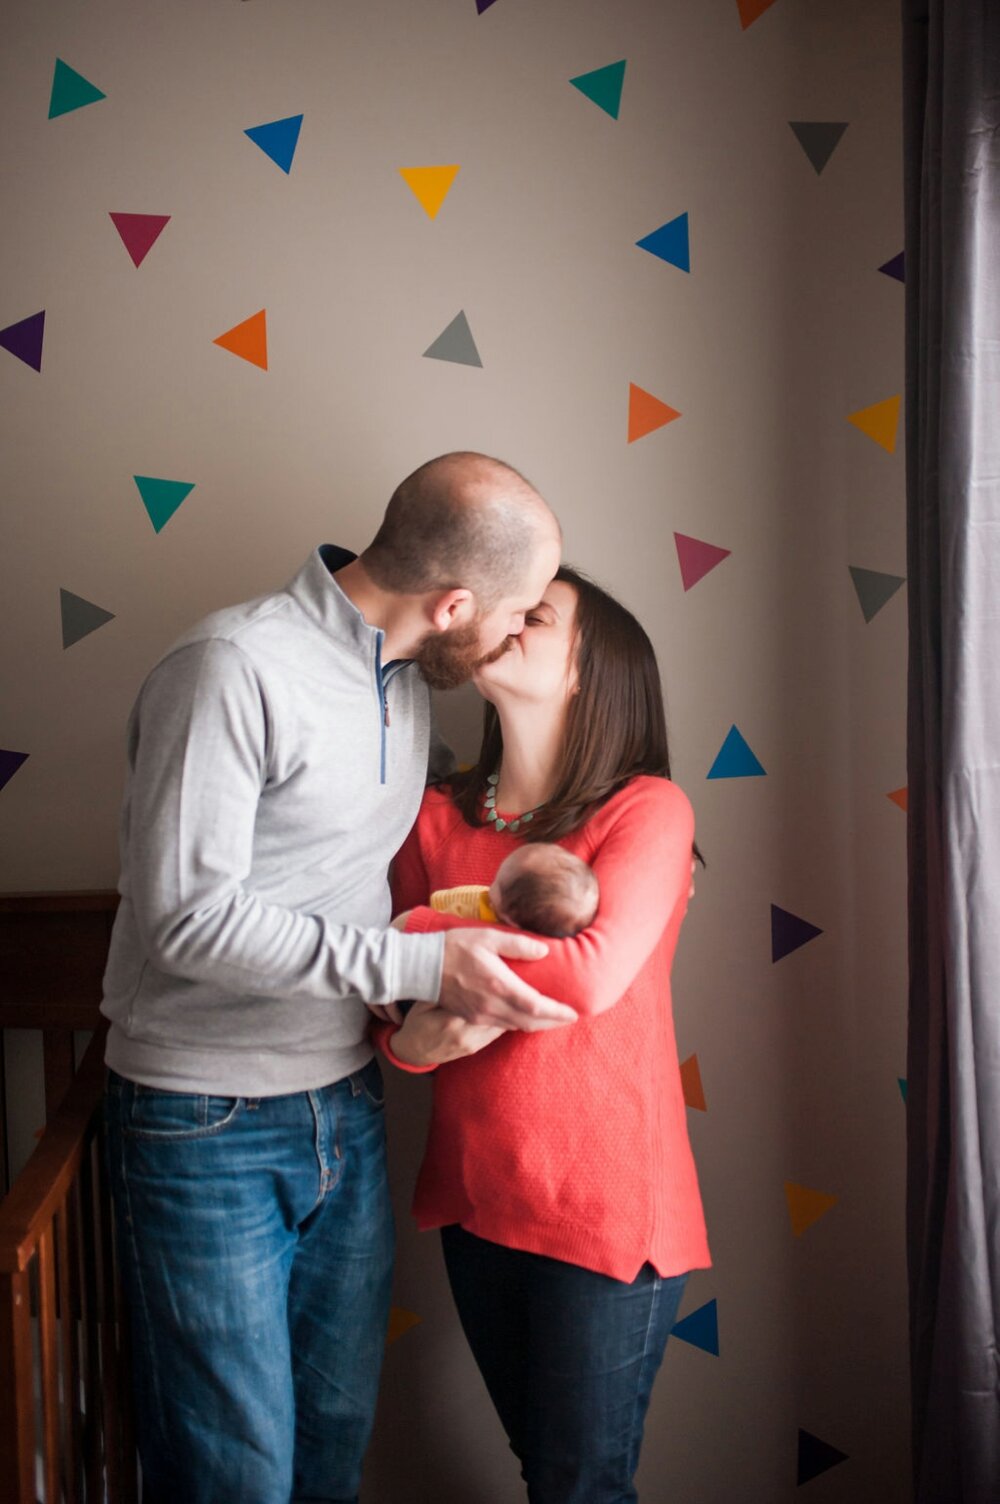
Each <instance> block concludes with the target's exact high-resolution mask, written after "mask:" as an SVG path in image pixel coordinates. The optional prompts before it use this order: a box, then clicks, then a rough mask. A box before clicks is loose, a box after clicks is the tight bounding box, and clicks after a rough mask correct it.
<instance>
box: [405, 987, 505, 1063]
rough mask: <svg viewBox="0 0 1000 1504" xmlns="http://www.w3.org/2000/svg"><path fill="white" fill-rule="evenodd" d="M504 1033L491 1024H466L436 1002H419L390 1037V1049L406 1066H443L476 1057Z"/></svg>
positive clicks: (503, 1030)
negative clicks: (471, 1056) (467, 1056)
mask: <svg viewBox="0 0 1000 1504" xmlns="http://www.w3.org/2000/svg"><path fill="white" fill-rule="evenodd" d="M506 1032H507V1031H506V1030H505V1029H500V1028H496V1027H494V1026H493V1025H490V1024H467V1023H466V1022H465V1020H464V1019H462V1018H457V1017H456V1016H455V1014H454V1013H446V1012H445V1010H444V1009H443V1008H439V1007H438V1005H437V1004H436V1003H424V1002H419V1003H414V1004H413V1007H412V1008H411V1009H410V1011H409V1012H408V1013H407V1015H406V1018H405V1019H404V1021H403V1027H402V1028H401V1029H400V1030H399V1031H398V1032H397V1033H395V1034H394V1035H393V1036H392V1040H391V1049H392V1053H393V1054H394V1055H395V1056H396V1059H397V1060H402V1061H404V1062H405V1063H406V1064H407V1065H445V1064H446V1063H447V1062H448V1061H449V1060H461V1059H462V1057H463V1056H465V1055H475V1054H476V1053H477V1052H478V1051H479V1050H483V1049H485V1048H486V1046H487V1045H488V1044H492V1043H493V1041H494V1039H499V1038H500V1035H501V1034H504V1033H506Z"/></svg>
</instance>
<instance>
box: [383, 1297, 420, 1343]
mask: <svg viewBox="0 0 1000 1504" xmlns="http://www.w3.org/2000/svg"><path fill="white" fill-rule="evenodd" d="M422 1319H423V1318H422V1317H420V1316H417V1315H415V1314H414V1312H413V1311H404V1310H403V1308H402V1306H393V1307H392V1309H391V1310H390V1312H389V1330H388V1331H387V1332H386V1334H385V1345H386V1347H388V1346H389V1345H390V1344H391V1343H393V1342H395V1341H396V1340H397V1339H398V1338H399V1337H402V1335H403V1333H404V1332H408V1331H409V1330H410V1328H411V1327H413V1326H417V1324H418V1323H419V1322H420V1321H421V1320H422Z"/></svg>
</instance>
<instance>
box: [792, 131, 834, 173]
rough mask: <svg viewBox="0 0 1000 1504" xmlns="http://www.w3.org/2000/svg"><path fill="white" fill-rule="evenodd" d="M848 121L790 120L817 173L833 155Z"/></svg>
mask: <svg viewBox="0 0 1000 1504" xmlns="http://www.w3.org/2000/svg"><path fill="white" fill-rule="evenodd" d="M848 123H849V122H848V121H846V120H843V121H840V120H789V122H788V124H789V125H790V126H791V127H792V130H793V131H794V132H795V134H796V136H797V137H798V142H799V145H800V146H801V148H802V150H803V151H804V152H805V154H806V156H807V157H808V158H809V160H810V162H811V163H812V165H813V166H814V167H815V169H816V172H817V173H821V172H822V171H823V168H824V167H825V166H826V164H827V162H829V160H830V158H831V157H832V156H833V153H834V151H835V150H836V147H837V143H838V142H839V141H840V138H841V136H842V135H843V134H844V132H845V131H846V129H847V126H848Z"/></svg>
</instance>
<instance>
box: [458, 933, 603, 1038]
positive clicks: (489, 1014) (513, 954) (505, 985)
mask: <svg viewBox="0 0 1000 1504" xmlns="http://www.w3.org/2000/svg"><path fill="white" fill-rule="evenodd" d="M547 953H548V946H547V945H546V944H545V942H544V940H532V939H530V938H529V937H528V936H527V935H513V934H507V933H505V932H504V931H503V930H500V929H481V930H479V929H475V930H464V929H463V930H448V931H447V932H446V934H445V937H444V969H443V971H442V974H441V994H440V996H439V998H438V1005H439V1006H440V1007H441V1008H444V1009H445V1011H446V1012H447V1013H453V1014H455V1015H456V1017H458V1018H464V1019H465V1021H466V1023H470V1024H481V1025H485V1026H487V1027H496V1028H501V1029H523V1030H524V1031H526V1032H527V1033H534V1032H535V1031H536V1030H539V1029H558V1028H561V1027H562V1025H563V1024H572V1023H575V1022H576V1017H577V1015H576V1013H575V1012H574V1011H573V1009H572V1008H567V1007H566V1005H565V1003H557V1002H555V1001H554V1000H553V999H552V998H550V997H545V996H543V994H542V993H540V992H537V991H536V990H535V988H534V987H530V986H529V985H528V983H527V982H522V981H521V978H520V977H519V976H517V975H515V973H514V972H512V971H511V969H510V967H509V966H505V965H504V963H503V961H502V960H501V959H500V958H501V957H502V956H509V957H510V958H511V959H512V960H517V961H537V960H540V958H541V957H542V956H544V955H546V954H547Z"/></svg>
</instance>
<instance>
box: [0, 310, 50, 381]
mask: <svg viewBox="0 0 1000 1504" xmlns="http://www.w3.org/2000/svg"><path fill="white" fill-rule="evenodd" d="M44 336H45V309H44V308H43V309H42V311H41V313H31V314H29V315H28V317H27V318H26V319H19V320H18V322H17V323H16V324H8V325H7V327H6V329H0V346H2V347H3V348H4V349H5V350H9V351H10V353H11V355H16V356H17V358H18V360H23V361H24V363H25V365H26V366H30V367H31V369H32V370H33V371H40V370H41V369H42V340H43V338H44Z"/></svg>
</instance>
